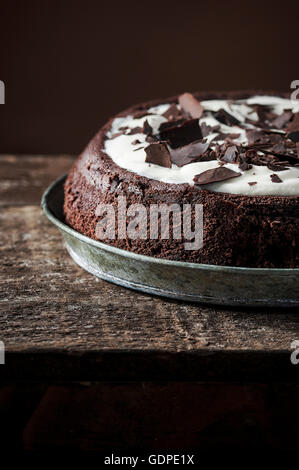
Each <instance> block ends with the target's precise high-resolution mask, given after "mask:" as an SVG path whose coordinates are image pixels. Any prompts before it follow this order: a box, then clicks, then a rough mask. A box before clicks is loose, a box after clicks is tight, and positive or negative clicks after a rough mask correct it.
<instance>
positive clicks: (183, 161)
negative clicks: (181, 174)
mask: <svg viewBox="0 0 299 470" xmlns="http://www.w3.org/2000/svg"><path fill="white" fill-rule="evenodd" d="M208 148H209V144H208V143H207V142H203V141H202V140H199V141H197V142H192V143H191V144H189V145H185V146H184V147H179V148H177V149H171V150H170V156H171V161H172V163H175V165H177V166H179V167H182V166H184V165H188V163H193V162H194V161H196V160H197V159H200V157H201V156H202V155H204V154H205V153H206V152H207V150H208Z"/></svg>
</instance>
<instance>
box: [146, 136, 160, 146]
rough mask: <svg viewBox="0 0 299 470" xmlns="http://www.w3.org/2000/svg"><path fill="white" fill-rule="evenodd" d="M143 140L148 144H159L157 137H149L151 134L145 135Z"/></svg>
mask: <svg viewBox="0 0 299 470" xmlns="http://www.w3.org/2000/svg"><path fill="white" fill-rule="evenodd" d="M145 140H146V142H149V143H150V144H151V143H153V142H159V139H158V137H156V136H155V135H151V134H149V135H147V136H146V138H145Z"/></svg>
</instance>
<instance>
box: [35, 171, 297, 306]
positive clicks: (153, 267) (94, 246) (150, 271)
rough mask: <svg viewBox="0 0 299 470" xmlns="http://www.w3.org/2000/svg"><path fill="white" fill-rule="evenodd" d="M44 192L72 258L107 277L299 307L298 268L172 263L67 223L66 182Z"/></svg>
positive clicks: (206, 297)
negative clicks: (101, 239) (96, 237)
mask: <svg viewBox="0 0 299 470" xmlns="http://www.w3.org/2000/svg"><path fill="white" fill-rule="evenodd" d="M65 178H66V175H64V176H62V177H60V178H59V179H57V180H56V181H55V182H54V183H53V184H52V185H51V186H50V187H49V188H48V189H47V190H46V191H45V193H44V195H43V198H42V208H43V211H44V213H45V215H46V216H47V217H48V219H49V220H50V221H51V222H53V224H54V225H56V226H57V227H58V228H59V230H60V232H61V233H62V235H63V237H64V240H65V243H66V248H67V250H68V252H69V253H70V255H71V257H72V258H73V260H74V261H75V262H76V263H77V264H78V265H79V266H81V267H82V268H83V269H85V270H86V271H88V272H90V273H91V274H94V275H95V276H98V277H100V278H102V279H104V280H106V281H110V282H113V283H115V284H119V285H121V286H124V287H129V288H131V289H135V290H138V291H142V292H146V293H149V294H155V295H160V296H164V297H169V298H174V299H181V300H187V301H191V302H201V303H210V304H217V305H230V306H233V305H243V306H267V307H269V306H271V307H278V306H282V307H294V306H298V305H299V287H298V286H299V268H298V269H274V268H243V267H231V266H216V265H207V264H197V263H187V262H183V261H170V260H166V259H161V258H153V257H149V256H143V255H139V254H136V253H133V252H130V251H126V250H121V249H119V248H115V247H113V246H110V245H107V244H105V243H102V242H99V241H96V240H93V239H91V238H89V237H86V236H85V235H82V234H81V233H79V232H77V231H76V230H74V229H72V228H71V227H69V226H68V225H66V224H65V223H64V217H63V184H64V181H65Z"/></svg>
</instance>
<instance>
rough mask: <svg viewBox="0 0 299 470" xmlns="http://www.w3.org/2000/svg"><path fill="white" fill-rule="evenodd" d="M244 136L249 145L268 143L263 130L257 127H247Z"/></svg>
mask: <svg viewBox="0 0 299 470" xmlns="http://www.w3.org/2000/svg"><path fill="white" fill-rule="evenodd" d="M246 137H247V140H248V144H249V145H253V144H266V143H269V137H268V136H267V135H266V134H264V132H263V131H260V130H257V129H249V130H248V129H247V130H246Z"/></svg>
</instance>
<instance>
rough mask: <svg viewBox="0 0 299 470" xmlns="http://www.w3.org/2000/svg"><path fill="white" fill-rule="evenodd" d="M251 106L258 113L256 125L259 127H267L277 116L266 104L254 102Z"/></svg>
mask: <svg viewBox="0 0 299 470" xmlns="http://www.w3.org/2000/svg"><path fill="white" fill-rule="evenodd" d="M253 108H254V109H255V111H256V113H257V115H258V119H259V120H258V125H259V126H260V127H266V128H269V122H270V121H273V120H274V119H276V118H277V115H276V114H275V113H273V112H272V111H271V107H270V106H268V105H263V104H254V105H253Z"/></svg>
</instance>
